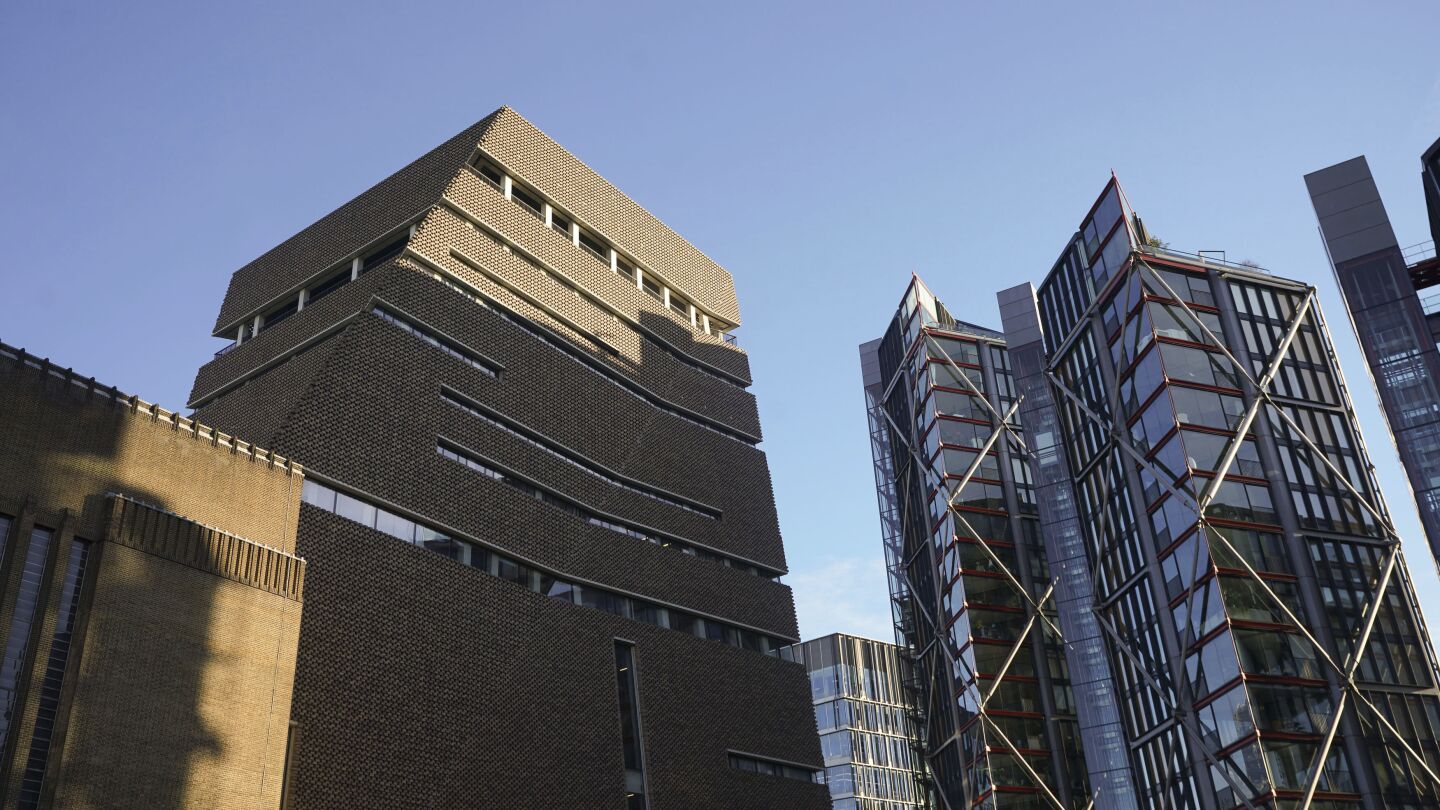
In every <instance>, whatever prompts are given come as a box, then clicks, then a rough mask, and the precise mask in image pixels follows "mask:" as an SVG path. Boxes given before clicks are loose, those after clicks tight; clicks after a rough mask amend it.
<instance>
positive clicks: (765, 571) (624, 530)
mask: <svg viewBox="0 0 1440 810" xmlns="http://www.w3.org/2000/svg"><path fill="white" fill-rule="evenodd" d="M436 452H438V453H439V454H440V455H441V456H443V457H445V458H447V459H449V460H450V461H454V462H456V463H458V464H462V465H464V466H465V467H468V468H469V469H471V470H474V471H475V472H478V473H480V474H482V475H484V476H486V477H489V478H493V479H494V480H496V481H499V482H501V483H503V484H505V485H507V486H510V487H512V488H514V489H517V490H520V491H521V492H524V493H525V494H527V495H530V496H532V497H535V498H537V499H538V500H541V501H544V502H545V503H548V504H550V505H551V506H554V507H556V508H558V509H561V510H563V511H566V512H569V513H570V514H572V515H574V516H576V517H578V518H580V519H582V520H584V521H586V522H587V523H589V524H591V525H592V526H599V527H600V528H602V529H609V530H610V531H612V532H616V533H617V534H623V535H626V536H627V537H633V538H635V539H637V540H644V541H645V542H647V543H651V544H652V545H657V546H660V547H661V548H669V549H673V550H675V551H679V552H680V553H682V554H688V555H690V556H692V557H700V558H702V559H707V560H710V561H712V562H718V563H720V564H721V565H724V566H726V567H727V568H735V569H738V570H740V571H744V572H745V573H748V574H752V575H754V576H759V577H764V578H766V579H772V580H774V579H778V578H779V577H780V575H781V573H782V572H780V571H777V570H775V569H773V568H769V567H768V566H761V565H757V564H756V563H754V562H752V561H750V560H746V559H744V558H741V557H736V556H733V555H729V554H723V553H721V552H718V551H715V550H713V549H711V548H709V547H706V546H702V545H699V544H697V543H692V542H690V541H688V540H685V539H682V538H679V537H675V536H674V535H670V534H668V533H665V532H659V531H656V530H655V529H652V528H650V527H648V526H643V525H640V524H638V523H633V522H631V521H627V520H623V519H621V518H617V517H615V516H614V515H609V514H606V513H604V512H601V511H599V510H597V509H593V508H591V507H589V506H587V505H585V504H583V503H581V502H579V501H577V500H575V499H574V498H571V497H569V496H567V495H564V494H561V493H559V492H557V491H555V490H554V489H552V488H550V487H547V486H544V485H542V484H539V483H537V482H535V481H533V480H530V479H529V478H528V477H526V476H523V475H520V474H518V473H515V472H514V471H512V470H509V469H506V468H505V467H504V465H501V464H497V463H496V462H494V461H491V460H490V459H487V458H485V457H483V456H481V455H480V454H478V453H476V452H475V451H474V450H471V449H469V448H467V447H465V446H463V445H461V444H458V443H456V442H453V441H449V440H447V439H445V438H444V437H441V438H440V439H439V441H438V442H437V443H436Z"/></svg>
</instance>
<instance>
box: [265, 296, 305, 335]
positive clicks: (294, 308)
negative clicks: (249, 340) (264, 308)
mask: <svg viewBox="0 0 1440 810" xmlns="http://www.w3.org/2000/svg"><path fill="white" fill-rule="evenodd" d="M299 311H300V299H299V297H296V298H293V299H291V300H290V302H289V303H287V304H286V305H285V306H283V307H280V308H279V309H277V310H274V311H272V312H270V313H269V314H268V315H266V316H264V317H263V318H261V319H260V330H261V331H264V330H266V329H269V328H270V327H272V326H275V325H277V324H279V323H280V322H281V321H283V320H285V319H286V318H288V317H290V316H291V315H294V314H295V313H296V312H299Z"/></svg>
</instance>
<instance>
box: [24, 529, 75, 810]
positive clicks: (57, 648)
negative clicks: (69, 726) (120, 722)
mask: <svg viewBox="0 0 1440 810" xmlns="http://www.w3.org/2000/svg"><path fill="white" fill-rule="evenodd" d="M89 552H90V544H89V543H87V542H85V541H84V540H73V541H71V543H70V556H69V560H68V562H67V564H66V567H65V582H64V585H63V586H62V587H61V590H60V612H59V614H58V615H57V616H56V617H55V632H54V636H53V637H52V638H51V640H50V657H49V660H48V661H47V662H46V664H45V679H44V681H42V682H41V684H40V707H39V711H38V712H37V713H36V716H35V730H34V732H33V734H32V735H31V738H30V753H29V756H28V757H27V758H26V761H25V771H24V775H23V776H22V778H21V781H20V795H19V798H18V801H17V805H16V806H17V807H20V808H24V810H30V808H34V807H38V806H39V804H40V789H41V787H42V786H43V784H44V779H45V767H46V764H47V763H48V762H49V759H50V740H51V738H52V737H53V736H54V733H55V719H56V717H55V716H56V713H57V712H58V711H59V708H60V688H61V686H62V685H63V683H64V680H65V667H66V664H67V663H68V662H69V659H70V642H71V640H72V638H73V634H74V631H75V612H76V611H77V610H78V609H79V606H80V586H81V584H82V583H83V582H84V581H85V563H86V560H87V558H88V557H89Z"/></svg>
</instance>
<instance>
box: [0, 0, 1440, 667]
mask: <svg viewBox="0 0 1440 810" xmlns="http://www.w3.org/2000/svg"><path fill="white" fill-rule="evenodd" d="M1171 5H1179V4H1153V3H1136V4H1125V5H1119V6H1107V5H1106V4H1104V3H1098V2H1089V3H1073V4H1069V3H1067V4H1060V3H1014V4H1002V3H984V4H981V3H972V4H963V5H962V4H958V3H948V4H877V3H867V4H860V3H853V4H851V3H833V2H832V3H813V4H798V3H797V4H783V3H761V4H753V5H752V4H743V3H738V2H729V3H710V4H699V3H669V4H655V5H652V6H640V5H633V4H629V3H620V2H617V3H573V4H552V3H541V2H524V3H520V2H516V3H510V4H504V5H501V4H497V3H489V4H479V3H448V4H447V3H425V2H410V3H405V4H397V3H373V2H353V1H352V2H345V3H338V2H335V3H320V2H305V3H290V2H287V3H266V4H242V3H231V4H212V3H179V2H177V3H170V4H142V3H114V4H109V3H88V4H77V3H64V2H61V3H38V2H10V3H6V4H4V6H3V8H0V30H3V31H4V32H5V34H6V36H5V48H4V49H0V75H3V76H4V78H5V80H4V81H3V82H0V109H3V110H4V115H3V119H0V120H3V130H0V190H3V191H0V244H3V245H4V246H5V248H6V252H7V254H8V258H7V260H6V261H5V262H4V265H3V269H0V281H3V284H0V291H3V292H0V338H3V339H4V340H5V341H7V342H10V343H13V344H17V345H20V346H23V347H26V348H28V349H30V350H32V351H34V352H36V353H37V354H42V355H48V356H50V357H51V358H53V359H54V360H56V361H57V362H59V363H62V364H64V365H70V366H74V367H75V368H76V369H77V370H80V371H83V372H84V373H85V374H87V375H94V376H96V377H97V378H99V379H101V380H103V381H105V382H108V383H111V384H114V385H118V386H120V387H121V388H123V389H126V390H128V391H131V392H134V393H137V394H140V395H141V396H143V397H145V398H147V399H151V400H155V401H159V402H160V403H162V404H165V405H168V406H171V407H177V408H178V407H180V406H182V405H183V403H184V401H185V398H186V393H187V392H188V390H189V386H190V381H191V377H192V375H193V373H194V370H195V368H196V367H198V366H199V365H200V364H201V363H202V362H204V361H205V360H206V359H207V358H208V357H209V355H210V353H211V352H213V351H215V349H217V348H219V346H220V345H221V343H220V341H217V340H214V339H212V338H210V337H209V332H210V328H211V326H212V324H213V323H214V319H215V314H216V311H217V309H218V306H219V302H220V299H221V296H222V295H223V293H224V290H225V285H226V283H227V281H228V279H229V277H230V273H231V272H232V271H234V270H235V269H236V268H237V267H240V266H241V265H243V264H245V263H246V262H247V261H249V260H250V259H252V258H254V257H255V256H257V255H259V254H260V253H262V252H263V251H264V250H266V249H267V248H269V247H271V246H272V245H274V244H276V243H277V242H279V241H280V240H282V239H284V238H285V237H287V236H289V235H290V234H292V233H294V232H295V231H297V230H299V229H300V228H302V227H304V226H305V225H307V224H309V223H310V222H312V221H314V220H315V219H316V218H318V217H320V216H321V215H323V214H325V213H326V212H328V211H330V210H331V209H333V208H334V207H335V206H337V205H339V204H340V203H342V202H344V201H345V200H347V199H349V198H350V197H352V196H354V195H355V194H357V193H358V192H360V191H362V190H364V189H365V188H367V187H368V186H370V185H371V184H372V183H374V182H376V181H377V180H379V179H381V178H382V177H384V176H385V175H387V174H389V173H390V172H392V171H394V170H395V169H398V168H399V167H400V166H402V165H404V164H405V163H407V162H408V161H410V160H411V159H413V158H415V157H417V156H419V155H420V154H421V153H422V152H424V151H425V150H427V149H429V148H430V147H432V146H434V145H436V144H438V143H439V142H440V141H442V140H443V139H445V138H446V137H448V136H450V135H452V134H453V133H455V132H457V131H459V130H460V129H461V128H463V127H465V126H466V125H468V124H470V123H472V122H473V121H475V120H476V119H478V118H480V117H481V116H483V115H485V114H486V113H488V112H489V111H491V110H492V109H494V108H495V107H498V106H500V105H501V104H510V105H512V106H514V107H515V108H516V109H517V110H519V111H520V112H521V114H523V115H525V116H526V117H528V118H529V119H530V120H532V121H534V122H535V123H536V124H537V125H538V126H540V127H541V128H542V129H544V130H545V131H547V132H548V133H549V134H550V135H552V136H553V137H555V138H556V139H557V140H558V141H559V142H560V143H562V144H564V145H565V146H567V147H568V148H570V149H571V150H572V151H574V152H575V153H577V154H578V155H580V157H581V158H583V159H584V160H586V161H587V162H588V163H590V165H592V166H593V167H595V168H596V169H597V170H598V171H599V172H601V173H602V174H604V175H605V176H606V177H608V178H609V179H611V180H612V181H614V182H615V183H616V184H617V185H618V186H620V188H622V189H623V190H625V191H626V192H628V193H629V194H630V195H631V196H632V197H634V198H635V199H637V200H638V201H639V202H640V203H641V204H642V205H644V206H646V207H647V208H649V209H650V210H651V211H653V212H655V213H656V214H657V215H659V216H660V217H661V218H662V219H664V220H665V221H666V222H667V223H669V224H670V225H671V226H672V227H674V228H675V229H676V230H678V231H679V232H680V233H682V234H684V235H685V236H686V237H688V238H689V239H690V240H691V241H692V242H694V243H695V244H696V245H697V246H699V247H700V248H701V249H702V250H704V251H705V252H707V253H708V254H709V255H711V256H712V257H714V258H715V259H716V260H718V261H719V262H720V263H721V264H723V265H725V266H726V267H727V268H729V269H730V270H731V271H732V272H733V273H734V275H735V283H736V287H737V288H738V290H739V295H740V302H741V310H742V314H743V317H744V325H743V327H742V328H741V330H740V335H741V340H742V341H743V343H744V345H745V347H746V348H747V349H748V350H749V351H750V353H751V358H752V363H753V367H754V376H755V379H756V385H755V388H754V390H755V393H756V394H757V395H758V397H759V400H760V411H761V416H762V418H763V420H764V425H765V431H766V434H767V436H768V438H767V440H766V442H765V445H764V447H765V449H766V450H767V451H768V452H769V456H770V463H771V466H772V469H773V471H774V478H775V484H776V489H775V495H776V499H777V501H778V503H779V508H780V516H781V521H782V525H783V529H784V533H785V544H786V548H787V551H788V554H789V559H790V566H791V569H792V574H791V576H790V577H789V582H790V583H791V584H792V585H794V586H795V588H796V591H797V594H796V595H797V601H798V603H799V610H800V619H801V629H802V632H804V633H805V634H807V635H818V634H820V633H825V632H830V631H835V630H845V631H850V632H857V633H862V634H867V635H872V636H878V637H882V638H888V637H889V627H888V608H887V604H886V602H885V594H884V588H885V585H884V579H883V571H882V567H881V564H880V557H881V555H880V541H879V538H878V527H877V519H876V515H875V505H874V494H873V480H872V477H871V470H870V456H869V448H868V444H867V437H866V432H865V419H864V412H863V407H862V398H861V394H860V385H859V369H858V366H857V360H856V345H857V344H859V343H861V342H863V341H865V340H868V339H870V338H872V337H875V336H877V335H878V333H879V332H880V331H881V330H882V329H883V328H884V325H885V323H886V321H887V319H888V318H889V317H890V315H891V314H892V312H893V308H894V306H895V304H896V302H897V299H898V297H899V295H900V293H901V292H902V290H903V287H904V285H905V282H906V279H907V278H908V276H909V274H910V273H911V272H912V271H913V272H918V273H920V274H921V275H922V276H923V277H924V278H925V279H926V280H927V281H928V282H929V284H930V286H931V287H932V288H933V289H934V290H935V291H936V293H937V294H938V295H940V296H941V297H942V298H943V299H944V300H945V301H946V303H947V304H948V305H949V307H950V308H951V310H952V311H953V312H954V313H955V314H956V316H957V317H960V318H963V319H966V320H972V321H976V322H979V323H982V324H994V325H998V315H997V312H996V308H995V297H994V293H995V290H996V289H998V288H1002V287H1008V286H1011V285H1013V284H1016V283H1018V282H1021V281H1025V280H1032V281H1033V280H1039V278H1040V277H1041V276H1042V274H1043V273H1044V272H1045V271H1046V270H1048V269H1049V267H1050V265H1051V262H1052V261H1053V259H1054V258H1055V256H1056V255H1057V254H1058V253H1059V251H1060V249H1061V247H1062V246H1063V245H1064V243H1065V241H1066V239H1067V238H1068V236H1069V235H1070V233H1071V232H1072V231H1073V229H1074V227H1075V226H1076V225H1077V224H1078V222H1079V219H1080V217H1081V216H1082V215H1083V214H1084V213H1085V210H1086V208H1087V207H1088V206H1089V204H1090V203H1091V201H1092V200H1093V199H1094V197H1095V195H1096V194H1097V193H1098V192H1099V191H1100V189H1101V186H1102V184H1103V183H1104V182H1105V180H1106V178H1107V177H1108V175H1109V173H1110V171H1111V170H1112V169H1113V170H1115V171H1116V172H1118V173H1119V175H1120V178H1121V181H1122V182H1123V183H1124V185H1125V188H1126V190H1127V192H1128V195H1129V198H1130V200H1131V202H1132V203H1133V204H1134V206H1135V208H1136V209H1137V210H1138V211H1139V212H1140V213H1141V214H1142V215H1143V216H1144V217H1145V220H1146V223H1147V224H1148V225H1149V226H1150V228H1151V229H1152V230H1153V231H1154V232H1156V233H1157V234H1159V235H1161V236H1163V237H1164V238H1165V239H1166V240H1168V241H1169V242H1170V243H1171V244H1172V245H1173V246H1174V247H1176V248H1179V249H1182V250H1198V249H1224V250H1227V251H1228V255H1229V256H1230V257H1231V258H1232V259H1245V258H1249V259H1253V260H1255V261H1257V262H1259V263H1260V264H1262V265H1264V266H1265V267H1267V268H1269V269H1271V270H1273V271H1275V272H1277V273H1280V274H1283V275H1289V276H1293V277H1296V278H1301V279H1305V280H1307V281H1311V282H1314V283H1316V284H1318V285H1319V286H1320V289H1321V300H1322V302H1323V304H1324V306H1325V309H1326V312H1327V315H1328V317H1329V320H1330V324H1331V326H1332V328H1333V329H1334V330H1335V337H1336V341H1337V343H1338V345H1339V348H1340V352H1341V357H1342V362H1343V363H1344V365H1345V369H1346V371H1347V372H1348V374H1349V380H1350V383H1351V388H1352V391H1353V393H1354V394H1355V395H1356V400H1357V406H1358V409H1359V413H1360V416H1361V419H1362V420H1363V422H1364V425H1365V429H1366V437H1367V438H1368V439H1369V441H1370V447H1371V450H1372V452H1373V454H1374V456H1375V459H1376V462H1377V464H1378V465H1379V467H1380V478H1381V482H1382V485H1383V487H1384V489H1385V492H1386V494H1387V495H1388V497H1389V501H1390V505H1391V507H1392V509H1393V511H1394V512H1395V514H1396V517H1397V519H1398V521H1399V525H1400V527H1401V529H1402V531H1403V532H1404V534H1405V535H1406V536H1407V538H1408V545H1409V548H1410V554H1409V558H1410V562H1411V567H1412V569H1413V571H1414V573H1415V577H1416V579H1417V582H1418V584H1419V586H1420V588H1421V591H1422V595H1423V600H1424V602H1425V604H1426V607H1427V612H1428V614H1429V616H1430V623H1431V626H1432V627H1433V628H1435V629H1437V630H1440V623H1437V617H1440V584H1437V582H1436V576H1435V567H1434V564H1433V563H1432V562H1431V560H1430V557H1429V555H1428V554H1427V553H1426V551H1425V546H1424V543H1423V541H1421V539H1420V537H1419V534H1418V522H1417V520H1416V518H1415V514H1414V507H1413V504H1412V502H1411V499H1410V495H1409V493H1408V491H1407V490H1406V488H1405V484H1404V478H1403V477H1402V475H1401V474H1400V472H1399V468H1398V466H1397V463H1396V461H1395V455H1394V450H1393V447H1392V445H1391V443H1390V441H1389V439H1388V437H1387V435H1386V433H1385V431H1384V426H1383V423H1382V422H1381V421H1380V420H1379V417H1378V413H1377V410H1376V406H1375V400H1374V395H1373V392H1372V389H1371V388H1370V386H1369V384H1368V381H1367V377H1366V374H1365V369H1364V366H1363V365H1362V363H1361V361H1360V358H1359V354H1358V351H1357V349H1356V346H1355V342H1354V337H1353V336H1352V334H1351V332H1350V328H1349V324H1348V320H1347V319H1346V317H1345V314H1344V310H1343V308H1342V305H1341V303H1340V300H1339V298H1338V296H1337V294H1336V292H1335V289H1334V286H1333V283H1332V281H1331V275H1330V271H1329V268H1328V266H1327V265H1326V263H1325V256H1324V253H1323V251H1322V248H1321V244H1320V241H1319V238H1318V236H1317V234H1316V230H1315V221H1314V217H1313V214H1312V213H1311V210H1310V207H1309V201H1308V199H1307V197H1306V195H1305V189H1304V185H1303V183H1302V181H1301V176H1302V175H1303V174H1304V173H1305V172H1308V171H1312V170H1314V169H1318V168H1321V167H1323V166H1327V165H1329V164H1331V163H1334V162H1337V161H1340V160H1343V159H1346V158H1350V157H1353V156H1354V155H1357V154H1361V153H1364V154H1366V155H1368V156H1369V158H1370V163H1371V166H1372V168H1373V169H1374V171H1375V174H1376V176H1377V178H1378V180H1379V183H1380V186H1381V191H1382V193H1383V194H1384V195H1385V197H1386V202H1387V203H1388V205H1389V209H1390V215H1391V217H1392V219H1393V220H1394V222H1395V225H1396V230H1397V235H1398V236H1399V237H1400V239H1401V241H1402V243H1406V244H1408V243H1410V242H1417V241H1420V240H1422V239H1424V238H1427V235H1428V232H1427V230H1426V228H1425V225H1424V204H1423V201H1422V198H1421V196H1420V187H1419V183H1418V164H1419V160H1418V158H1419V154H1420V151H1421V150H1422V148H1423V147H1424V146H1426V145H1427V144H1429V143H1430V142H1432V141H1434V140H1435V139H1436V138H1437V137H1440V81H1437V79H1440V66H1437V63H1436V60H1435V58H1434V55H1435V40H1434V33H1435V31H1436V30H1437V23H1440V10H1437V7H1436V6H1435V5H1434V4H1433V3H1427V2H1414V3H1390V2H1368V3H1364V4H1355V3H1350V4H1343V5H1342V4H1330V3H1314V2H1304V3H1299V2H1294V3H1286V2H1272V3H1250V2H1244V3H1229V2H1214V3H1203V4H1202V3H1191V4H1185V5H1186V6H1187V8H1161V6H1171ZM245 6H250V7H248V8H246V7H245Z"/></svg>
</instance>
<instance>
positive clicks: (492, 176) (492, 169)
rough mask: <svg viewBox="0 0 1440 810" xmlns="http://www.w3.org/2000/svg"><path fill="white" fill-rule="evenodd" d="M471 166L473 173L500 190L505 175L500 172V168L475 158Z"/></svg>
mask: <svg viewBox="0 0 1440 810" xmlns="http://www.w3.org/2000/svg"><path fill="white" fill-rule="evenodd" d="M472 165H474V166H475V171H477V172H479V173H480V176H481V177H483V178H485V179H486V180H487V181H489V182H490V184H491V185H493V186H495V187H496V188H500V187H501V186H503V185H504V184H505V173H504V172H502V171H500V168H499V167H498V166H496V165H495V164H493V163H491V162H490V161H488V160H485V159H484V158H480V157H476V158H475V162H474V163H473V164H472Z"/></svg>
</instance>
